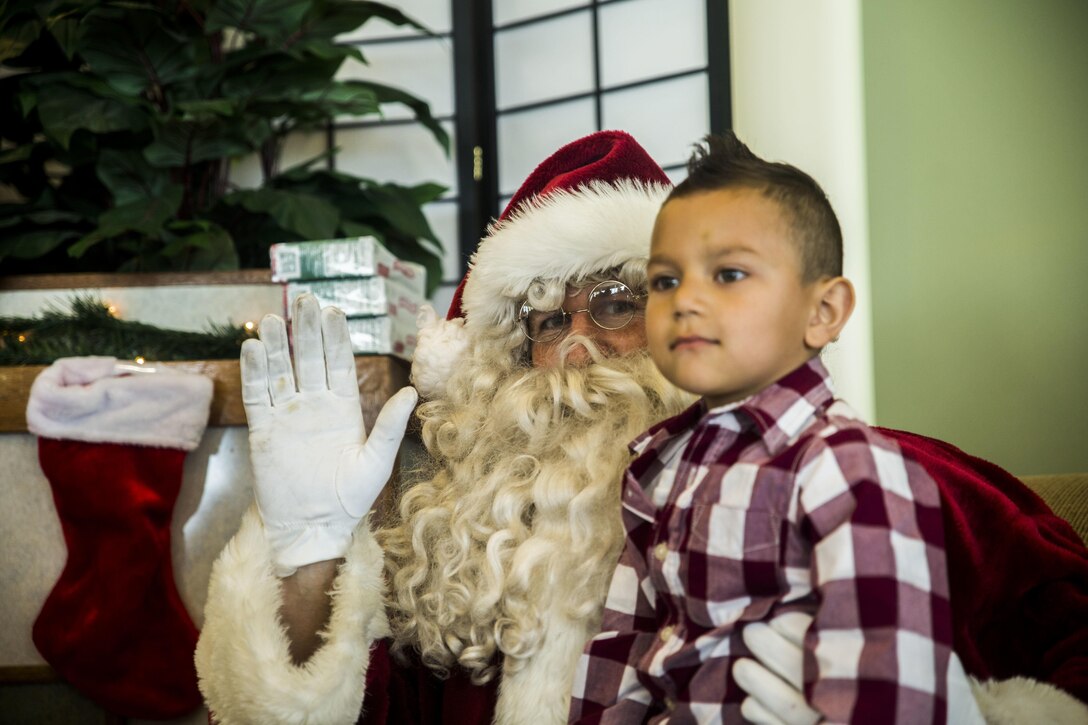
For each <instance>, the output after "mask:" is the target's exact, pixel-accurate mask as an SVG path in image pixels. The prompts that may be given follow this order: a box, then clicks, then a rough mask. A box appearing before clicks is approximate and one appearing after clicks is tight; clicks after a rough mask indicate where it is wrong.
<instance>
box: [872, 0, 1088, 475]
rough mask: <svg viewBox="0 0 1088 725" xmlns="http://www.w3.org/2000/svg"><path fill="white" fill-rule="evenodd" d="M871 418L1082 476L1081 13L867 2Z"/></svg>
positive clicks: (1086, 46)
mask: <svg viewBox="0 0 1088 725" xmlns="http://www.w3.org/2000/svg"><path fill="white" fill-rule="evenodd" d="M862 29H863V30H862V40H863V54H864V63H863V68H864V75H865V78H864V93H865V124H866V143H867V156H868V166H867V170H868V189H869V223H870V224H869V232H870V245H871V248H870V254H871V263H872V288H873V328H874V332H873V335H874V353H875V356H874V364H875V386H876V391H875V395H876V415H877V421H878V422H879V423H881V424H883V425H888V426H892V427H899V428H906V429H909V430H913V431H916V432H920V433H926V434H929V435H933V436H937V437H940V438H944V439H945V440H948V441H950V442H953V443H955V444H957V445H959V446H961V447H963V448H965V449H967V450H969V451H971V452H973V453H976V454H978V455H981V456H983V457H986V458H989V459H991V460H993V461H995V462H997V463H999V464H1001V465H1003V466H1005V467H1006V468H1008V469H1010V470H1011V471H1013V472H1014V473H1018V474H1028V473H1051V472H1061V471H1073V470H1078V471H1088V370H1086V363H1088V38H1086V34H1088V3H1086V2H1084V1H1083V0H1039V1H1038V2H1024V1H1023V0H956V2H947V0H912V2H909V3H905V2H898V3H884V2H873V3H864V4H863V6H862Z"/></svg>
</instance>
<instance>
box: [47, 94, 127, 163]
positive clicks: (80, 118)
mask: <svg viewBox="0 0 1088 725" xmlns="http://www.w3.org/2000/svg"><path fill="white" fill-rule="evenodd" d="M58 85H59V86H60V87H54V88H52V89H51V90H52V92H51V93H50V92H41V93H39V94H38V95H37V97H36V99H35V101H36V102H35V104H34V108H35V109H36V110H37V112H38V118H39V119H40V120H41V124H42V131H43V132H44V133H45V134H46V135H47V136H49V137H50V138H51V139H52V140H54V141H56V143H57V144H59V145H60V146H61V148H63V149H67V148H68V145H69V143H70V141H71V138H72V134H73V133H75V132H76V131H78V130H80V129H85V130H87V131H90V132H91V133H95V134H105V133H113V132H116V131H138V130H140V129H142V128H144V127H145V126H146V123H147V121H146V117H145V116H144V115H143V114H142V113H141V112H140V110H139V108H137V107H135V106H134V105H133V104H131V103H126V102H124V101H119V100H115V99H113V98H103V97H102V96H100V95H97V94H95V93H93V92H90V91H88V90H85V89H83V88H77V87H74V86H72V85H68V84H64V83H59V84H58Z"/></svg>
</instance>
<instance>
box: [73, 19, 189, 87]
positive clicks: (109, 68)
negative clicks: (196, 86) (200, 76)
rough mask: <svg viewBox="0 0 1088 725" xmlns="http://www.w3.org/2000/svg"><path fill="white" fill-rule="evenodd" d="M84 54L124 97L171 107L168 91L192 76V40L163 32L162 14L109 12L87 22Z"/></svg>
mask: <svg viewBox="0 0 1088 725" xmlns="http://www.w3.org/2000/svg"><path fill="white" fill-rule="evenodd" d="M79 52H80V55H82V56H83V59H84V60H86V61H87V63H88V64H89V65H90V68H91V70H92V71H93V72H94V73H96V74H97V75H98V76H99V77H101V78H103V79H105V80H106V82H107V83H109V84H110V85H111V86H113V87H114V88H116V89H117V90H118V91H120V92H121V93H124V94H126V95H132V96H139V95H141V94H144V93H145V92H146V93H147V95H148V97H149V99H150V100H151V101H152V102H154V103H157V104H159V105H160V106H161V107H165V98H164V93H165V90H164V89H165V87H167V86H169V85H171V84H173V83H177V82H179V81H182V80H184V79H186V78H188V77H190V76H191V75H192V73H193V50H192V46H191V44H190V43H189V41H188V40H187V39H186V38H184V37H180V36H178V35H175V34H173V33H171V32H169V31H168V30H167V29H166V28H165V27H163V18H162V17H161V16H159V15H158V13H150V12H133V11H131V10H130V11H121V10H117V9H112V8H110V9H103V10H98V11H95V12H92V13H90V14H88V15H87V17H86V19H85V20H84V32H83V37H82V40H81V42H80V44H79Z"/></svg>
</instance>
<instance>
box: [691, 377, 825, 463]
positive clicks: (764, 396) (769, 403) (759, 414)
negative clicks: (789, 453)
mask: <svg viewBox="0 0 1088 725" xmlns="http://www.w3.org/2000/svg"><path fill="white" fill-rule="evenodd" d="M834 399H835V389H834V386H833V384H832V382H831V375H830V374H829V373H828V372H827V368H826V367H824V364H823V362H821V361H820V357H819V356H818V355H817V356H814V357H812V358H810V359H809V360H808V362H806V363H805V364H803V365H801V366H800V367H798V368H796V369H794V370H793V372H791V373H788V374H787V375H785V376H784V377H782V378H780V379H779V380H778V381H777V382H775V383H773V384H771V385H769V386H767V387H766V388H764V389H763V390H761V391H759V392H758V393H756V394H755V395H753V396H751V397H750V398H746V399H745V400H742V401H741V402H740V403H738V404H735V405H734V406H732V409H734V410H735V411H736V413H740V414H743V415H744V417H746V418H747V419H748V420H750V421H751V422H752V423H753V424H755V426H756V428H758V429H759V432H760V434H761V436H762V437H763V442H764V444H765V445H766V446H767V449H768V451H769V452H770V453H771V454H772V455H773V454H775V453H778V452H779V451H781V450H782V449H783V448H785V447H786V446H787V445H789V443H790V441H792V440H793V439H794V438H796V437H797V436H798V434H800V433H801V431H802V430H804V429H805V427H806V426H807V425H808V424H809V422H810V421H811V420H812V416H813V414H814V413H816V411H818V410H820V409H821V408H825V407H827V406H828V405H830V404H831V403H832V402H833V401H834ZM719 411H723V408H715V409H714V410H712V411H710V413H711V414H715V413H717V412H719Z"/></svg>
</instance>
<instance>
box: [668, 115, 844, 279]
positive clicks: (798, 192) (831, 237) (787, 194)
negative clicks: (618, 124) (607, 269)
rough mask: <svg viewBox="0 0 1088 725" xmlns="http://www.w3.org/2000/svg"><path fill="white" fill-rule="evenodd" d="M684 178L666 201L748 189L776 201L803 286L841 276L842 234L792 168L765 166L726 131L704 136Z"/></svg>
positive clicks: (820, 197)
mask: <svg viewBox="0 0 1088 725" xmlns="http://www.w3.org/2000/svg"><path fill="white" fill-rule="evenodd" d="M687 170H688V177H687V178H686V179H684V180H683V181H681V182H680V183H679V184H677V185H676V187H675V188H673V190H672V193H670V194H669V199H676V198H682V197H685V196H691V195H693V194H698V193H703V192H710V191H721V190H723V189H735V188H741V187H744V188H750V189H753V190H755V191H759V192H761V193H763V194H764V195H765V196H766V197H768V198H770V199H773V200H774V201H776V202H777V203H778V204H779V206H780V207H781V208H782V213H783V216H784V217H785V220H786V221H787V222H788V223H789V225H790V227H791V228H792V230H793V235H794V237H795V240H796V242H797V245H798V247H799V249H800V252H801V271H802V276H803V277H804V279H805V281H806V282H811V281H813V280H816V279H819V278H821V277H838V276H840V275H841V274H842V230H841V229H840V228H839V221H838V219H837V218H836V216H835V211H834V210H833V209H832V208H831V202H830V201H829V200H828V198H827V194H825V193H824V190H823V189H822V188H821V187H820V185H819V184H818V183H817V182H816V180H815V179H813V178H812V177H811V176H809V175H808V174H806V173H805V172H804V171H802V170H801V169H799V168H797V167H796V166H791V165H790V164H785V163H780V162H774V161H767V160H766V159H762V158H760V157H759V156H757V155H756V154H755V153H753V152H752V150H751V149H750V148H748V146H747V145H746V144H745V143H744V142H743V141H741V140H740V139H739V138H737V136H736V134H735V133H733V132H732V131H726V132H725V133H722V134H709V135H707V136H706V137H704V138H703V141H702V143H700V144H696V146H695V150H694V151H693V152H692V154H691V157H690V158H689V159H688V164H687Z"/></svg>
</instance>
